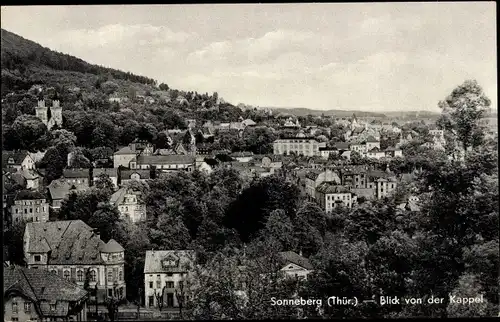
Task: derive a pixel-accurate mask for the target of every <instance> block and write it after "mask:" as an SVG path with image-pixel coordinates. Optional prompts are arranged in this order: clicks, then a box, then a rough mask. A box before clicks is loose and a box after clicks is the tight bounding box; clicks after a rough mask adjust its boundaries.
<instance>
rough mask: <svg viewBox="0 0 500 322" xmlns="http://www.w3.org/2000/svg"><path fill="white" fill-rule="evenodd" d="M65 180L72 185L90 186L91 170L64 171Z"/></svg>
mask: <svg viewBox="0 0 500 322" xmlns="http://www.w3.org/2000/svg"><path fill="white" fill-rule="evenodd" d="M63 178H64V180H65V181H66V182H68V183H70V184H82V185H87V186H90V170H89V169H64V170H63Z"/></svg>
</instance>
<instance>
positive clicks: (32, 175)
mask: <svg viewBox="0 0 500 322" xmlns="http://www.w3.org/2000/svg"><path fill="white" fill-rule="evenodd" d="M21 174H22V175H23V177H24V179H26V180H35V179H38V178H39V177H40V175H39V174H38V172H36V171H35V170H33V169H21Z"/></svg>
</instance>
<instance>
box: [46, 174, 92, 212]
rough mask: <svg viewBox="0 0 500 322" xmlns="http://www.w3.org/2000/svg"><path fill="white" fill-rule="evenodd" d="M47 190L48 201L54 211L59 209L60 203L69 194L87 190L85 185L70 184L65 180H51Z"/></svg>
mask: <svg viewBox="0 0 500 322" xmlns="http://www.w3.org/2000/svg"><path fill="white" fill-rule="evenodd" d="M47 188H48V190H49V197H50V198H49V199H50V201H51V207H52V209H54V210H58V209H59V208H61V203H62V201H63V200H64V198H66V197H67V196H68V195H69V194H70V193H72V192H81V191H85V190H87V189H89V186H88V185H87V184H81V183H80V184H74V183H73V184H72V183H69V182H67V181H66V180H65V179H57V180H52V182H51V183H50V184H49V186H48V187H47Z"/></svg>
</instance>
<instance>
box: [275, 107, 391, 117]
mask: <svg viewBox="0 0 500 322" xmlns="http://www.w3.org/2000/svg"><path fill="white" fill-rule="evenodd" d="M266 108H268V109H271V110H273V111H274V112H276V113H285V114H293V115H295V116H306V115H314V116H321V115H325V116H334V117H340V118H342V117H351V116H352V114H353V113H354V114H356V116H359V117H385V115H384V114H382V113H374V112H365V111H345V110H313V109H308V108H305V107H266Z"/></svg>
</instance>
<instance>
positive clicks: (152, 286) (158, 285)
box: [149, 281, 184, 289]
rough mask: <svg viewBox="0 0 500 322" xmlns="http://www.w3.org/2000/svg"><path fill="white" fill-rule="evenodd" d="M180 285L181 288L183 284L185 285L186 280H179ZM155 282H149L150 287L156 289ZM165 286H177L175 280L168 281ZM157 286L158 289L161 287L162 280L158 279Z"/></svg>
mask: <svg viewBox="0 0 500 322" xmlns="http://www.w3.org/2000/svg"><path fill="white" fill-rule="evenodd" d="M177 283H178V285H179V288H182V286H183V285H184V281H179V282H177ZM154 285H155V284H154V282H149V288H150V289H154ZM165 287H166V288H174V287H175V283H174V282H173V281H168V282H165ZM156 288H157V289H161V281H156Z"/></svg>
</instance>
